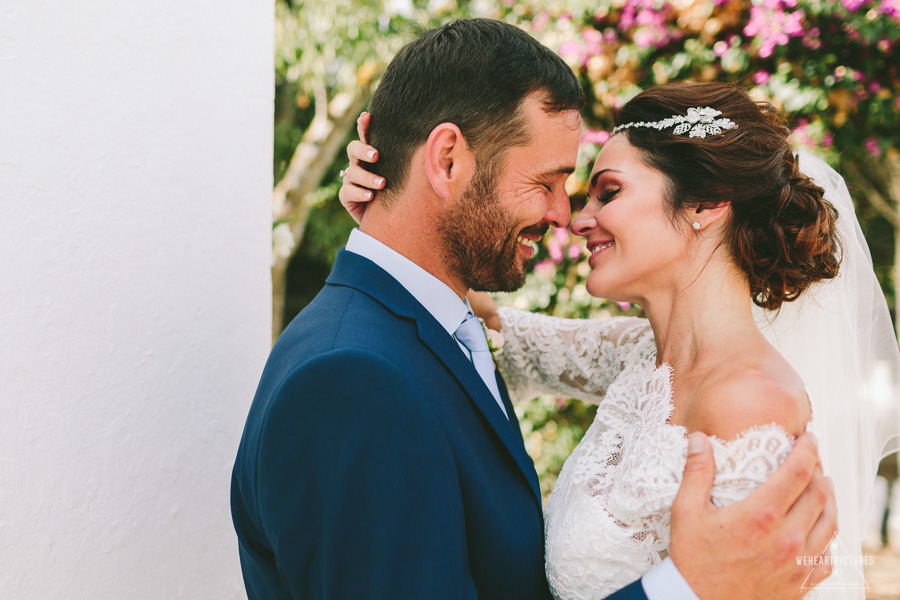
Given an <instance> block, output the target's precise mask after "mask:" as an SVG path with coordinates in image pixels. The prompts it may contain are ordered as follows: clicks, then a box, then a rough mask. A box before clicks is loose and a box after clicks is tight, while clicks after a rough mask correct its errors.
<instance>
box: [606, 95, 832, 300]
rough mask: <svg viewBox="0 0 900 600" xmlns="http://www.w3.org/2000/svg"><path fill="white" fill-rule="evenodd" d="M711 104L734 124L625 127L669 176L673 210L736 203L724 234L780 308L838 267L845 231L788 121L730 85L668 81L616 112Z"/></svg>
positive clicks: (619, 118)
mask: <svg viewBox="0 0 900 600" xmlns="http://www.w3.org/2000/svg"><path fill="white" fill-rule="evenodd" d="M707 106H709V107H711V108H713V109H716V110H719V111H721V112H722V115H720V117H719V118H723V117H727V118H729V119H731V120H732V121H734V123H736V124H737V127H735V128H733V129H728V130H724V131H723V133H721V134H718V135H711V136H708V137H706V138H691V137H689V136H688V135H687V134H684V135H675V134H674V133H673V132H672V131H673V129H674V128H668V129H663V130H661V131H658V130H656V129H654V128H648V127H634V128H630V129H626V130H624V131H623V134H624V135H626V136H627V138H628V141H629V143H631V145H632V146H635V147H636V148H637V149H638V151H639V152H640V155H641V159H642V160H643V161H644V162H645V163H646V164H647V165H648V166H650V167H652V168H654V169H656V170H658V171H660V172H662V174H663V175H664V176H665V178H666V188H667V189H666V192H665V200H666V202H667V207H668V210H669V213H670V215H671V216H672V217H673V218H675V217H678V216H684V217H687V215H688V212H689V211H691V210H697V209H698V208H699V207H700V206H701V205H702V204H705V203H710V202H722V201H728V202H730V203H731V217H730V220H729V225H728V229H727V232H726V235H725V240H724V243H725V244H727V245H728V247H729V249H730V251H731V254H732V256H733V258H734V260H735V262H736V263H737V264H738V265H739V266H740V267H741V269H743V271H744V272H745V273H746V274H747V276H748V278H749V280H750V292H751V295H752V298H753V301H754V302H755V303H756V304H758V305H759V306H761V307H763V308H768V309H778V308H779V307H780V306H781V304H782V303H783V302H790V301H792V300H796V299H797V298H798V297H799V296H800V294H802V293H803V292H804V290H806V288H808V287H809V286H810V285H811V284H812V283H815V282H816V281H820V280H822V279H831V278H833V277H835V276H837V273H838V267H839V265H840V240H839V238H838V236H837V229H836V226H835V221H836V219H837V211H836V210H835V208H834V207H833V206H832V205H831V203H829V202H828V201H827V200H825V198H824V197H823V194H824V192H823V190H822V188H820V187H818V186H817V185H815V184H814V183H813V181H812V180H811V179H810V178H809V177H807V176H806V175H804V174H803V173H801V172H800V169H799V166H798V162H799V161H798V159H797V157H795V156H794V153H793V150H792V148H791V146H790V144H789V143H788V135H789V134H790V130H789V129H788V128H787V127H785V126H784V125H781V124H780V123H779V122H778V118H777V117H778V116H777V114H776V112H775V109H774V108H773V107H772V106H771V105H770V104H768V103H765V102H755V101H754V100H753V99H751V98H750V97H749V96H748V95H747V94H746V92H744V91H743V90H742V89H741V88H740V87H738V86H736V85H733V84H726V83H687V82H686V83H670V84H666V85H661V86H657V87H653V88H649V89H647V90H645V91H644V92H642V93H641V94H639V95H638V96H635V97H634V98H633V99H632V100H631V101H629V102H628V103H627V104H625V106H623V107H622V108H621V110H619V111H618V112H617V114H616V118H615V121H616V123H617V124H623V123H634V122H641V121H645V122H655V121H659V120H662V119H665V118H668V117H671V116H673V115H685V114H687V110H688V109H689V108H702V107H707ZM688 220H691V219H689V218H688Z"/></svg>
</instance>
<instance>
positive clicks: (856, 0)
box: [841, 0, 866, 12]
mask: <svg viewBox="0 0 900 600" xmlns="http://www.w3.org/2000/svg"><path fill="white" fill-rule="evenodd" d="M865 3H866V0H841V6H843V7H844V8H846V9H847V10H848V11H850V12H856V11H858V10H859V8H860V7H861V6H863V5H864V4H865Z"/></svg>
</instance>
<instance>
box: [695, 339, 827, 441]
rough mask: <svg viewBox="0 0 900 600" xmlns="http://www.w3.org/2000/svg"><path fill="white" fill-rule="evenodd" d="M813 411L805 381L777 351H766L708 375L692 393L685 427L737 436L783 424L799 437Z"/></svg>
mask: <svg viewBox="0 0 900 600" xmlns="http://www.w3.org/2000/svg"><path fill="white" fill-rule="evenodd" d="M810 416H811V415H810V408H809V400H808V398H807V394H806V388H805V386H804V384H803V380H802V379H801V378H800V376H799V375H797V373H796V372H795V371H794V370H793V369H792V368H791V367H790V365H789V364H788V363H787V361H786V360H785V359H784V358H783V357H782V356H781V355H779V354H777V352H776V353H774V355H770V354H768V353H763V355H761V356H755V357H753V358H749V359H746V360H740V361H737V362H732V363H730V364H728V366H727V367H725V368H722V369H719V370H718V371H716V372H714V373H711V374H710V375H709V376H707V377H705V378H704V379H703V381H701V382H700V384H699V385H698V386H697V388H696V389H695V391H694V393H693V394H692V396H691V398H690V402H689V408H688V411H687V412H686V414H685V426H686V427H687V428H688V430H690V431H702V432H704V433H706V434H708V435H714V436H716V437H718V438H719V439H722V440H731V439H734V438H735V437H737V436H739V435H740V434H741V433H743V432H744V431H746V430H748V429H750V428H752V427H756V426H759V425H767V424H770V423H778V424H779V425H781V426H782V427H783V428H784V429H785V430H786V431H787V432H788V433H790V434H792V435H794V436H795V437H796V436H799V435H801V434H802V433H803V432H804V431H805V430H806V424H807V422H808V421H809V419H810Z"/></svg>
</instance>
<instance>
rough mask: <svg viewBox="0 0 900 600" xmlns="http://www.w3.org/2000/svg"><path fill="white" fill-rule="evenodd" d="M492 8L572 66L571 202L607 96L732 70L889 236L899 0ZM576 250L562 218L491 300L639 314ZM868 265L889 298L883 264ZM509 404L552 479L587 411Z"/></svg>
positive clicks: (690, 0)
mask: <svg viewBox="0 0 900 600" xmlns="http://www.w3.org/2000/svg"><path fill="white" fill-rule="evenodd" d="M494 16H496V17H498V18H502V19H506V20H508V21H511V22H518V23H520V24H521V26H523V27H524V28H525V29H527V30H528V31H530V32H531V33H532V34H533V35H535V37H537V38H538V39H540V40H541V41H542V42H543V43H545V44H546V45H548V46H549V47H551V48H553V49H555V50H557V51H558V52H559V54H560V56H562V57H563V59H565V60H566V61H567V62H568V63H569V65H570V66H572V68H573V69H574V70H575V71H576V73H578V74H579V76H580V77H581V78H582V81H583V83H584V87H585V90H586V92H587V95H588V108H587V111H586V115H585V119H586V122H587V129H586V131H585V133H584V135H583V136H582V140H581V141H582V148H581V152H580V154H579V160H578V168H577V170H576V175H575V177H573V178H572V179H570V181H569V192H570V194H571V196H572V198H573V208H574V209H576V210H577V209H578V207H579V205H580V204H581V203H582V202H583V200H584V195H585V193H586V188H587V181H588V175H589V173H590V168H591V164H592V162H593V159H594V157H595V156H596V153H597V151H598V150H599V148H600V147H601V146H602V145H603V144H604V143H605V142H606V140H607V139H609V135H610V130H611V127H612V114H613V111H614V110H615V108H616V107H619V106H621V105H622V104H624V103H625V102H627V101H628V100H629V99H630V98H632V97H634V96H635V95H636V94H637V93H639V92H640V91H641V90H642V89H644V88H646V87H649V86H651V85H655V84H661V83H666V82H668V81H673V80H685V79H692V80H699V81H711V80H718V81H734V82H738V83H740V84H742V85H744V86H745V87H746V88H748V89H749V90H750V92H751V94H752V95H754V96H756V97H759V98H767V99H769V100H770V101H772V102H773V103H774V104H775V105H776V107H778V108H779V109H780V110H781V111H783V112H784V113H785V114H786V115H787V118H788V124H789V125H790V127H791V128H792V130H793V141H794V143H795V145H796V146H797V147H802V148H805V149H807V150H808V151H812V152H815V153H816V154H819V155H820V156H822V157H823V158H825V159H826V160H828V161H829V162H831V163H832V165H833V166H835V167H836V168H837V169H838V170H839V172H841V173H842V174H843V175H844V176H845V177H846V178H847V180H848V183H849V184H850V187H851V190H852V191H853V192H854V196H855V198H856V200H857V201H858V203H859V204H860V207H859V208H860V212H861V214H860V216H861V219H862V220H863V227H864V229H865V230H869V231H874V232H879V231H880V232H884V231H887V229H886V228H885V226H884V223H885V221H887V222H888V223H889V224H891V225H893V227H894V236H895V237H896V236H897V231H898V230H900V219H898V216H897V215H898V210H897V203H898V201H900V198H897V197H895V196H892V195H891V190H892V189H893V190H898V189H900V156H898V154H900V153H898V148H900V116H898V115H900V75H898V66H900V63H898V61H897V60H896V57H895V52H894V48H895V46H897V44H898V42H900V0H841V1H831V2H829V1H824V0H753V1H752V2H747V1H740V0H601V1H599V2H598V1H594V2H587V1H585V0H567V1H566V2H555V1H553V0H550V1H549V2H538V1H527V0H526V1H524V2H510V1H507V2H505V3H504V4H503V6H502V8H500V9H498V10H497V12H496V13H495V14H494ZM896 193H897V192H896V191H895V192H894V194H896ZM889 238H890V236H889V235H888V236H885V235H883V234H881V235H875V236H874V237H870V240H869V241H870V245H871V246H872V249H873V255H875V260H876V267H877V266H878V263H879V262H881V263H882V264H886V265H888V266H890V265H893V262H894V258H893V253H892V249H891V248H890V245H891V243H892V240H890V239H889ZM576 248H577V249H578V252H577V253H576ZM581 252H582V247H581V245H580V242H578V241H577V239H576V238H571V239H570V238H569V235H568V233H567V232H565V231H564V230H559V231H556V232H555V233H553V234H552V235H550V236H547V237H546V238H545V240H544V242H543V247H542V248H541V249H540V251H539V253H538V261H537V262H536V264H535V266H534V274H533V275H532V276H531V277H530V278H529V280H528V283H527V284H526V287H525V288H524V289H523V290H522V291H520V292H518V293H516V294H514V295H510V296H508V297H507V296H501V298H500V299H499V301H500V302H501V303H506V304H511V305H513V306H516V307H518V308H523V309H528V310H538V311H542V312H547V313H550V314H555V315H558V316H569V317H589V316H600V315H615V314H621V312H622V311H623V310H624V311H628V314H637V313H638V311H637V309H632V308H631V307H629V306H628V305H625V306H617V305H616V304H614V303H611V302H604V301H602V300H599V299H596V298H591V297H590V296H589V295H588V294H587V291H586V290H585V288H584V279H585V277H586V275H587V272H588V268H587V265H586V264H585V263H584V262H583V261H581V260H580V258H579V256H580V254H581ZM878 272H879V276H880V277H881V278H882V283H883V285H884V287H885V289H886V292H887V293H888V295H889V297H892V295H893V282H892V281H891V279H890V277H889V273H890V269H884V268H882V269H878ZM518 412H519V413H520V421H521V423H522V425H523V429H524V433H525V436H526V444H527V446H528V449H529V452H530V453H531V455H532V457H533V458H534V459H535V464H536V466H537V468H538V473H539V475H540V476H541V482H542V487H543V489H544V492H545V493H546V492H549V490H550V489H552V485H553V484H554V483H555V479H556V473H557V472H558V470H559V468H560V467H561V465H562V462H563V461H564V460H565V458H566V457H567V456H568V454H569V453H570V452H571V450H572V448H574V445H575V444H576V443H577V442H578V440H579V439H580V437H581V435H582V434H583V432H584V430H585V429H586V427H587V425H588V424H589V422H590V419H591V418H592V417H593V412H594V411H593V410H592V408H591V407H587V406H585V405H582V404H581V403H573V402H570V401H568V400H566V399H561V398H548V397H544V398H538V399H536V400H534V401H533V402H531V403H529V404H527V405H525V406H522V407H519V408H518Z"/></svg>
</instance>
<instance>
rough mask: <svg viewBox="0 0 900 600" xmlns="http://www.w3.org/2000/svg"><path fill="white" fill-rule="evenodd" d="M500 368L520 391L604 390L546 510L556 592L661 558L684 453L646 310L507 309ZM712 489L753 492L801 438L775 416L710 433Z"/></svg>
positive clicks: (596, 395)
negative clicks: (731, 434)
mask: <svg viewBox="0 0 900 600" xmlns="http://www.w3.org/2000/svg"><path fill="white" fill-rule="evenodd" d="M500 318H501V321H502V323H503V332H504V336H505V337H506V346H505V348H504V353H503V355H501V357H500V358H501V361H500V368H501V370H502V371H503V374H504V377H505V378H506V380H507V382H508V384H509V386H510V390H511V393H512V394H513V395H514V397H515V398H517V399H521V398H523V397H533V395H534V394H535V393H536V392H537V393H540V392H549V393H554V394H568V395H571V396H573V397H576V398H580V399H583V400H586V401H592V402H600V401H601V400H602V402H600V405H599V407H598V410H597V415H596V417H595V419H594V422H593V424H592V425H591V427H590V428H589V429H588V431H587V432H586V433H585V435H584V438H583V439H582V441H581V442H580V443H579V444H578V446H577V447H576V449H575V450H574V452H573V453H572V455H571V456H570V457H569V458H568V460H567V461H566V463H565V466H564V467H563V469H562V472H561V473H560V476H559V481H558V482H557V484H556V488H555V489H554V491H553V493H552V494H551V496H550V499H549V501H548V503H547V508H546V511H545V516H546V519H545V522H546V544H547V547H546V567H547V578H548V581H549V582H550V588H551V590H552V591H553V594H554V597H556V598H559V599H565V600H570V599H571V600H587V599H597V598H603V597H605V596H608V595H609V594H611V593H613V592H615V591H616V590H619V589H621V588H622V587H624V586H625V585H628V584H629V583H631V582H632V581H634V580H635V579H637V578H639V577H640V576H641V575H642V574H644V573H646V572H647V571H648V570H650V569H651V568H652V567H653V566H654V565H656V564H657V563H659V562H661V561H662V560H663V559H664V558H665V557H666V555H667V549H668V546H669V530H670V519H671V514H670V508H671V506H672V502H673V501H674V499H675V495H676V494H677V492H678V488H679V486H680V484H681V476H682V471H683V470H684V463H685V460H686V458H687V437H686V430H685V428H684V427H681V426H677V425H672V424H670V423H668V420H669V418H670V417H671V414H672V401H671V398H672V385H671V377H672V373H671V369H670V367H669V366H668V365H665V364H664V365H662V366H660V367H656V366H655V361H656V347H655V344H654V340H653V335H652V332H651V331H650V329H649V326H648V325H647V322H646V321H645V320H642V319H634V318H616V319H608V320H603V321H574V320H568V319H558V318H554V317H547V316H544V315H534V314H531V313H526V312H520V311H513V310H511V309H501V310H500ZM711 442H712V446H713V450H714V454H715V459H716V477H715V483H714V487H713V491H712V501H713V502H714V503H715V504H716V505H718V506H726V505H728V504H731V503H733V502H737V501H739V500H742V499H743V498H745V497H747V496H748V495H749V494H750V492H752V491H753V489H754V488H756V487H757V486H758V485H760V484H761V483H763V482H764V481H765V480H766V479H767V478H768V477H769V475H771V474H772V472H774V471H775V469H776V468H777V467H778V465H780V464H781V463H782V462H783V461H784V459H785V458H786V456H787V454H788V452H789V451H790V449H791V448H792V446H793V443H794V438H793V437H792V436H791V435H790V434H788V432H786V431H785V430H784V429H783V428H782V427H780V426H779V425H777V424H772V425H765V426H761V427H755V428H752V429H749V430H747V431H745V432H743V433H742V434H741V435H739V436H738V437H736V438H735V439H733V440H730V441H723V440H719V439H717V438H715V437H713V438H711Z"/></svg>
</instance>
